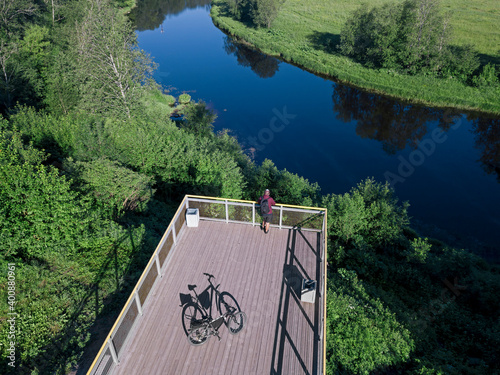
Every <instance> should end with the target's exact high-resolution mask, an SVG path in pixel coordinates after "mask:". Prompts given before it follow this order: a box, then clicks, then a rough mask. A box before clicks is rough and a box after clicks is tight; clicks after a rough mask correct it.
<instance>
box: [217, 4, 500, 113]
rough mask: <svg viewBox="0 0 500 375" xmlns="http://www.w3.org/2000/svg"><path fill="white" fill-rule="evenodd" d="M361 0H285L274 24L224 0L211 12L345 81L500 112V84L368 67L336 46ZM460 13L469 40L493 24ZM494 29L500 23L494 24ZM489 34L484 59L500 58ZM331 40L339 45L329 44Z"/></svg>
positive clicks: (240, 32)
mask: <svg viewBox="0 0 500 375" xmlns="http://www.w3.org/2000/svg"><path fill="white" fill-rule="evenodd" d="M450 1H451V0H450ZM382 3H383V1H379V0H377V1H375V2H373V3H370V4H371V5H373V6H376V5H379V4H382ZM453 3H454V2H453ZM489 3H490V2H487V4H486V5H485V4H481V5H478V8H481V7H482V12H481V14H482V15H483V17H482V18H481V19H482V21H481V22H483V23H484V24H485V25H486V26H487V25H489V24H490V23H492V22H493V23H492V25H494V20H495V19H498V15H496V11H491V10H490V9H489V8H488V4H489ZM359 5H360V3H359V2H353V3H347V2H345V3H339V4H337V5H336V7H335V9H334V10H333V9H331V4H330V3H329V2H328V1H326V0H314V1H313V2H307V3H304V2H301V1H299V0H288V1H286V2H285V3H284V4H283V6H282V8H281V10H280V12H279V14H278V17H277V18H276V19H275V21H274V23H273V27H272V28H271V29H265V28H259V29H257V28H254V27H253V26H252V25H249V24H245V23H242V22H240V21H237V20H235V19H233V18H232V17H231V14H230V12H229V10H228V7H227V5H226V3H225V2H224V1H223V0H214V1H213V2H212V9H211V17H212V20H213V22H214V24H215V25H216V26H217V27H218V28H220V29H221V30H223V31H225V32H226V33H228V34H230V35H231V36H233V37H235V38H237V39H240V40H243V41H245V42H246V43H248V44H250V45H252V46H253V47H254V48H257V49H259V50H260V51H262V52H264V53H266V54H268V55H271V56H275V57H279V58H281V59H283V60H284V61H287V62H290V63H293V64H295V65H298V66H299V67H301V68H303V69H305V70H308V71H310V72H312V73H315V74H319V75H322V76H327V77H329V78H331V79H333V80H335V81H338V82H340V83H344V84H349V85H353V86H356V87H358V88H362V89H365V90H368V91H370V92H374V93H378V94H384V95H388V96H391V97H394V98H397V99H403V100H407V101H411V102H413V103H419V104H424V105H429V106H434V107H452V108H457V109H460V110H476V111H481V112H488V113H495V114H498V113H500V90H498V88H486V89H481V90H480V89H478V88H475V87H471V86H467V85H464V84H463V83H461V82H459V81H458V80H455V79H447V80H445V79H437V78H433V77H429V76H407V75H402V74H398V73H397V72H395V71H391V70H386V69H379V70H373V69H368V68H365V67H363V66H362V65H361V64H359V63H356V62H354V61H352V60H351V59H349V58H347V57H345V56H342V55H340V54H338V53H337V52H336V50H335V48H334V46H335V45H337V44H338V43H339V42H340V29H341V26H342V24H343V23H344V22H345V20H346V18H347V16H348V15H349V14H350V12H352V11H353V10H354V9H356V8H357V7H358V6H359ZM444 7H445V8H446V9H451V5H447V4H444ZM454 17H455V18H454V22H457V21H456V20H457V19H460V17H461V18H462V19H460V22H461V23H462V24H463V25H464V26H463V28H464V29H463V30H461V31H460V32H459V33H458V35H459V38H458V39H460V40H463V41H464V44H465V43H468V42H471V41H470V40H468V39H467V38H466V37H465V36H468V37H470V35H471V34H472V35H475V36H476V39H477V38H478V36H479V35H481V33H482V32H483V31H484V30H487V29H485V27H486V26H482V28H479V29H478V28H477V27H475V25H474V23H473V22H474V21H472V20H471V19H472V18H471V17H470V15H469V13H466V12H457V13H456V14H455V16H454ZM477 22H479V21H477ZM468 30H469V32H467V31H468ZM471 30H472V31H471ZM490 30H496V28H495V27H494V26H492V27H491V29H490ZM497 34H498V35H497ZM485 35H486V34H485ZM484 39H485V40H486V42H484V41H483V39H481V40H480V41H478V42H477V43H475V48H476V49H477V50H478V51H479V53H480V55H481V58H482V60H483V61H497V60H498V59H500V56H497V55H498V52H495V51H494V50H493V49H491V47H490V46H492V45H494V43H491V41H493V42H494V41H495V40H497V39H498V40H500V32H497V33H494V32H493V33H490V34H489V35H488V36H487V37H486V36H485V38H484ZM488 40H489V41H490V42H489V43H488V42H487V41H488ZM457 44H460V43H457ZM325 45H329V46H333V47H331V48H325Z"/></svg>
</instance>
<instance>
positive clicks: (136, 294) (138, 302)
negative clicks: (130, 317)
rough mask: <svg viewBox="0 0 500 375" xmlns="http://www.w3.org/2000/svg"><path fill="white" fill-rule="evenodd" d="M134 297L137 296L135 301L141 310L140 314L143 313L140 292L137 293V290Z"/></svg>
mask: <svg viewBox="0 0 500 375" xmlns="http://www.w3.org/2000/svg"><path fill="white" fill-rule="evenodd" d="M134 298H135V303H136V305H137V310H138V311H139V314H141V315H142V306H141V300H140V299H139V293H137V290H136V291H135V293H134Z"/></svg>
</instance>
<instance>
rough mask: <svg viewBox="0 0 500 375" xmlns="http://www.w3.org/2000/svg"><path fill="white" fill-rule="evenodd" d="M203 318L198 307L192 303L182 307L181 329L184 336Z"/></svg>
mask: <svg viewBox="0 0 500 375" xmlns="http://www.w3.org/2000/svg"><path fill="white" fill-rule="evenodd" d="M203 318H204V314H203V312H202V311H201V309H200V307H199V306H198V305H196V304H194V303H192V302H190V303H188V304H186V305H184V308H183V309H182V327H183V328H184V332H185V333H186V335H189V333H190V332H191V331H192V330H193V328H194V327H196V326H197V325H199V324H200V323H201V321H202V319H203Z"/></svg>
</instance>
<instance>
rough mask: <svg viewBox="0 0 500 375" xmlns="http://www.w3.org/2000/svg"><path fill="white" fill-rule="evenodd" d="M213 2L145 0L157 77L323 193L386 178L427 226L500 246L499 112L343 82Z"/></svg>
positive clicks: (461, 241) (470, 242)
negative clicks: (295, 60) (274, 52)
mask: <svg viewBox="0 0 500 375" xmlns="http://www.w3.org/2000/svg"><path fill="white" fill-rule="evenodd" d="M208 3H209V1H207V0H192V1H172V0H170V1H169V0H166V1H165V0H163V1H162V0H160V1H158V0H156V1H155V0H145V1H142V2H139V7H138V8H137V9H135V10H134V12H133V13H132V15H131V17H132V19H134V20H135V22H136V26H137V30H138V31H137V33H138V40H139V46H140V48H142V49H143V50H145V51H146V52H148V53H149V54H151V55H152V56H153V57H154V60H155V61H156V62H157V63H158V64H159V68H158V70H157V72H156V75H155V79H156V80H157V82H159V83H160V84H162V85H164V86H165V87H169V88H170V89H171V90H172V93H173V94H174V95H178V94H180V93H182V92H188V93H189V94H190V95H191V96H192V97H193V98H194V99H195V100H204V101H205V102H206V103H208V105H209V106H210V107H211V108H212V109H213V110H214V111H215V112H216V113H217V115H218V118H217V120H216V122H215V124H214V125H215V129H216V130H220V129H223V128H226V129H230V130H231V131H232V133H233V134H234V135H235V136H237V138H238V140H239V141H240V143H241V144H242V145H243V146H244V147H245V149H246V150H247V151H248V152H249V153H250V154H252V155H253V156H254V158H255V160H256V162H261V161H263V160H264V159H265V158H268V159H271V160H273V162H274V163H275V164H276V165H277V167H278V168H280V169H283V168H286V169H287V170H289V171H291V172H293V173H297V174H299V175H301V176H304V177H305V178H307V179H309V181H311V182H318V183H319V184H320V186H321V188H322V192H323V193H324V194H327V193H335V194H340V193H344V192H347V191H349V190H350V189H351V188H352V187H353V186H355V185H356V184H357V183H358V182H360V181H361V180H363V179H365V178H366V177H372V176H373V177H375V179H376V180H378V181H385V180H388V181H389V182H390V183H392V185H393V186H394V188H395V190H396V194H397V195H398V197H399V198H400V200H408V201H409V202H410V204H411V206H410V215H411V216H412V217H413V220H412V224H413V226H415V227H416V228H417V229H418V230H419V231H420V232H421V233H422V234H424V235H428V236H433V237H436V238H440V239H443V240H446V241H447V242H450V243H451V244H453V245H455V246H466V247H469V248H471V249H473V250H475V251H479V252H480V253H482V254H483V255H484V256H486V257H488V258H489V259H493V260H497V261H498V259H499V256H500V251H499V244H500V183H499V182H500V119H499V118H488V117H484V116H480V115H477V114H466V113H456V112H453V111H450V110H443V109H436V108H429V107H420V106H414V105H409V104H408V103H402V102H398V101H395V100H392V99H388V98H385V97H383V96H379V95H373V94H369V93H366V92H363V91H360V90H357V89H355V88H351V87H348V86H343V85H339V84H335V83H334V82H332V81H329V80H325V79H323V78H320V77H317V76H315V75H313V74H311V73H308V72H306V71H304V70H301V69H299V68H297V67H295V66H292V65H290V64H287V63H284V62H281V61H279V60H276V59H274V58H271V57H269V56H266V55H263V54H261V53H258V52H256V51H252V50H249V49H248V48H246V47H244V46H242V45H239V44H236V43H234V42H233V41H232V40H231V39H230V38H228V37H227V36H226V35H225V34H224V33H223V32H221V31H220V30H219V29H217V28H216V27H215V26H214V25H213V23H212V20H211V18H210V15H209V5H208Z"/></svg>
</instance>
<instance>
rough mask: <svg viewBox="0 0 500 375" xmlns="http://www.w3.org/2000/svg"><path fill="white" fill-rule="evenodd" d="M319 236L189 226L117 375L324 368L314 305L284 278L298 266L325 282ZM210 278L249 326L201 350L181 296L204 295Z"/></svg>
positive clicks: (290, 371)
mask: <svg viewBox="0 0 500 375" xmlns="http://www.w3.org/2000/svg"><path fill="white" fill-rule="evenodd" d="M317 235H318V234H317V233H315V232H302V234H301V233H299V232H297V231H292V230H278V229H275V228H272V229H271V231H270V233H268V234H264V232H263V231H261V230H260V228H258V227H252V226H251V225H244V224H226V223H221V222H210V221H201V222H200V226H199V227H198V228H187V227H185V228H184V232H183V234H182V236H181V238H180V240H179V241H178V244H177V246H176V248H175V252H174V253H173V254H172V258H171V260H170V262H169V264H168V265H167V267H166V268H164V269H163V270H162V272H163V274H164V275H163V278H162V279H160V280H159V281H158V282H157V284H156V285H155V287H154V290H153V291H152V293H151V294H150V296H149V297H148V302H147V304H146V306H145V308H144V316H143V317H142V318H141V319H140V320H138V322H137V324H136V327H134V332H133V337H132V338H131V339H130V340H129V341H128V342H127V344H126V346H125V347H124V349H123V353H124V354H123V355H122V356H121V362H120V365H119V366H117V367H116V369H115V371H114V372H113V375H115V374H139V373H148V374H193V373H195V374H201V373H203V374H236V373H238V374H259V375H260V374H267V373H269V374H273V373H276V374H277V373H283V374H290V375H292V374H312V373H313V372H312V371H313V368H316V369H317V366H318V363H319V358H313V355H314V354H316V356H318V355H320V354H319V353H320V352H321V350H319V351H316V352H315V351H314V350H313V349H314V337H315V334H316V335H317V332H316V333H315V332H314V329H316V331H317V330H319V324H320V320H319V319H316V318H315V315H314V314H315V309H314V307H315V306H314V305H313V304H307V303H301V302H300V296H298V298H299V299H298V300H297V299H296V298H294V297H293V295H292V294H293V293H294V292H293V291H292V287H291V286H290V285H289V284H287V283H286V282H284V278H283V275H284V270H285V273H286V271H287V268H286V267H292V266H295V267H297V269H296V271H297V270H298V272H300V273H301V274H302V275H305V276H306V277H310V278H312V279H316V280H318V279H319V277H320V276H319V275H317V274H316V273H317V270H318V269H321V268H320V267H318V263H317V262H318V259H317V257H316V254H314V252H313V251H312V250H311V249H310V244H312V246H313V248H314V250H317V251H319V249H316V247H317V246H318V244H317ZM288 247H290V248H291V250H287V248H288ZM292 253H293V255H294V256H293V257H292V256H291V255H292ZM285 264H286V266H285V269H284V265H285ZM203 272H207V273H211V274H213V275H215V277H216V280H215V283H216V284H218V283H220V284H221V285H220V287H219V290H221V291H227V292H229V293H231V294H232V295H233V296H234V297H235V299H236V300H237V301H238V303H239V305H240V307H241V309H242V311H244V312H245V313H246V314H247V317H248V320H247V324H246V327H245V329H244V330H243V331H242V332H240V333H239V334H238V335H235V336H232V335H230V334H229V333H228V331H227V329H225V327H221V329H220V335H221V341H218V340H217V338H216V337H211V338H210V339H209V340H208V342H207V343H205V344H204V345H202V346H198V347H194V346H191V345H189V344H188V342H187V339H186V336H185V334H184V331H183V329H182V323H181V312H182V308H181V307H179V304H180V299H179V293H184V294H188V293H189V290H188V288H187V286H188V284H196V285H198V287H197V289H196V290H197V292H198V293H201V292H202V291H203V290H204V289H205V287H206V286H208V281H207V279H206V277H205V276H203ZM292 281H293V282H292V284H294V283H297V282H298V280H292ZM292 286H295V287H296V285H292ZM316 305H318V300H317V301H316ZM301 306H302V307H301ZM321 311H322V309H321ZM213 315H217V314H216V313H215V307H214V311H213ZM278 315H279V318H280V321H281V322H285V323H286V324H285V326H284V328H285V330H283V324H282V323H280V324H278ZM306 317H307V318H306ZM308 320H309V321H310V322H312V323H313V324H315V328H314V329H312V328H311V326H310V323H309V322H308ZM317 345H320V343H319V342H318V344H317ZM318 347H319V346H318ZM315 364H316V365H315ZM315 366H316V367H315Z"/></svg>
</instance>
